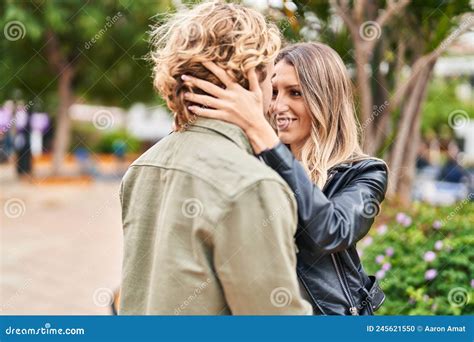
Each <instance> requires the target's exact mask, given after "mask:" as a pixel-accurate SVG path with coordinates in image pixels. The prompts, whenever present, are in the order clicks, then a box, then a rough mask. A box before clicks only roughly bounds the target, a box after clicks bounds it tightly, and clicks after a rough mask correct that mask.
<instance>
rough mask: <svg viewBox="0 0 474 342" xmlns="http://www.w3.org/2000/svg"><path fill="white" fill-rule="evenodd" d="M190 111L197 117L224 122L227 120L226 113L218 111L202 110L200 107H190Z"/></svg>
mask: <svg viewBox="0 0 474 342" xmlns="http://www.w3.org/2000/svg"><path fill="white" fill-rule="evenodd" d="M188 109H189V110H190V111H191V112H192V113H193V114H196V115H197V116H202V117H205V118H210V119H217V120H224V121H225V119H226V115H225V113H224V112H222V111H220V110H217V109H211V108H202V107H199V106H189V107H188Z"/></svg>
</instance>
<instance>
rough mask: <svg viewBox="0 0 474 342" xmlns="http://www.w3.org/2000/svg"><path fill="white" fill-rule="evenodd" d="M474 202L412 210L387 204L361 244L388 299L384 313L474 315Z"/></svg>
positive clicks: (419, 206) (416, 206) (417, 206)
mask: <svg viewBox="0 0 474 342" xmlns="http://www.w3.org/2000/svg"><path fill="white" fill-rule="evenodd" d="M473 209H474V204H473V203H472V202H469V201H468V200H465V201H463V202H459V203H458V204H457V205H455V206H452V207H444V208H436V207H432V206H429V205H426V204H421V203H415V204H414V205H413V207H412V208H411V209H410V211H409V212H406V213H404V212H401V211H399V210H397V209H396V206H390V205H385V208H384V210H383V215H381V216H380V217H379V218H378V219H377V222H376V224H375V225H374V229H373V230H372V231H371V233H370V234H369V236H367V237H366V238H364V239H363V240H362V241H361V242H360V243H359V245H358V249H359V251H360V252H361V254H362V260H363V264H364V266H365V268H366V270H367V271H368V272H369V273H371V274H376V275H377V278H378V279H379V282H380V283H381V286H382V288H383V290H384V292H385V294H386V296H387V299H386V301H385V303H384V305H383V306H382V308H381V309H380V310H379V311H378V314H382V315H469V314H471V315H472V314H473V313H474V304H473V303H472V300H473V298H474V297H473V296H474V291H473V287H474V280H473V279H472V278H473V277H474V248H473V246H474V234H473V230H474V210H473Z"/></svg>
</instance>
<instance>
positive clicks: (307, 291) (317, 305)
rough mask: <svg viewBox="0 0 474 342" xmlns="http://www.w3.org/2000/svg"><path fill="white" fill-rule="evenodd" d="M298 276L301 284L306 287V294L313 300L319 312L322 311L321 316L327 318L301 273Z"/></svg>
mask: <svg viewBox="0 0 474 342" xmlns="http://www.w3.org/2000/svg"><path fill="white" fill-rule="evenodd" d="M296 274H297V275H298V278H300V281H301V284H303V286H304V288H305V290H306V293H307V294H308V295H309V296H310V297H311V300H312V301H313V303H314V305H316V307H317V308H318V310H319V311H321V314H323V315H324V316H326V314H325V313H324V310H323V308H322V307H321V306H320V305H319V304H318V302H317V301H316V299H315V298H314V297H313V294H312V293H311V292H310V291H309V289H308V286H307V285H306V283H305V282H304V280H303V278H302V277H301V276H300V273H299V272H296Z"/></svg>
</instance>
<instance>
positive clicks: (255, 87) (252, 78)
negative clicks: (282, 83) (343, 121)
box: [247, 68, 260, 92]
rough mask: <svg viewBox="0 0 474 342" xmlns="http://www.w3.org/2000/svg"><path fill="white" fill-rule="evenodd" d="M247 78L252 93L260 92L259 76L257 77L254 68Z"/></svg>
mask: <svg viewBox="0 0 474 342" xmlns="http://www.w3.org/2000/svg"><path fill="white" fill-rule="evenodd" d="M247 77H248V79H249V87H250V91H251V92H256V91H260V86H259V82H258V76H257V72H256V71H255V68H252V69H250V70H249V72H248V73H247Z"/></svg>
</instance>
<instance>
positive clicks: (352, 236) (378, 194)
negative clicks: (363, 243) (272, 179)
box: [258, 143, 387, 254]
mask: <svg viewBox="0 0 474 342" xmlns="http://www.w3.org/2000/svg"><path fill="white" fill-rule="evenodd" d="M258 157H259V158H260V159H261V160H263V161H264V162H265V163H266V164H267V165H268V166H270V167H271V168H272V169H274V170H275V171H276V172H278V174H279V175H280V176H281V177H282V178H283V179H284V180H285V181H286V182H287V183H288V185H289V186H290V188H291V189H292V190H293V192H294V194H295V197H296V201H297V204H298V219H299V220H298V221H299V222H298V232H297V233H302V234H304V235H306V238H305V244H307V243H309V245H310V248H311V250H312V251H313V252H314V253H318V254H319V253H322V254H329V253H333V252H337V251H341V250H344V249H347V248H348V247H349V246H351V245H353V244H355V243H356V242H357V241H359V240H360V239H361V238H362V237H364V236H365V235H366V234H367V233H368V231H369V229H370V226H371V225H372V223H373V222H374V218H375V216H376V215H377V214H378V212H379V205H380V203H381V202H382V201H383V199H384V197H385V192H386V187H387V166H386V165H385V163H383V162H382V161H377V160H369V161H368V162H360V163H359V164H360V165H362V166H360V165H359V166H356V167H354V166H353V167H352V168H353V169H354V170H350V172H351V173H353V174H351V177H349V180H348V181H347V182H345V183H341V184H340V185H338V184H336V185H333V184H331V186H332V187H333V186H336V187H338V186H339V188H338V189H337V190H336V191H335V192H333V194H332V196H331V198H328V197H327V196H326V195H325V194H324V193H323V192H322V191H321V190H320V189H319V188H318V186H316V185H315V184H313V183H312V181H311V179H310V178H309V177H308V176H307V174H306V171H305V170H304V168H303V166H302V165H301V164H300V163H299V162H298V161H297V160H296V159H295V157H294V156H293V154H292V153H291V151H290V150H289V149H288V148H287V147H286V146H285V145H284V144H282V143H279V144H278V145H277V146H276V147H274V148H272V149H269V150H265V151H263V152H262V153H261V154H259V155H258ZM346 178H347V177H346Z"/></svg>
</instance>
